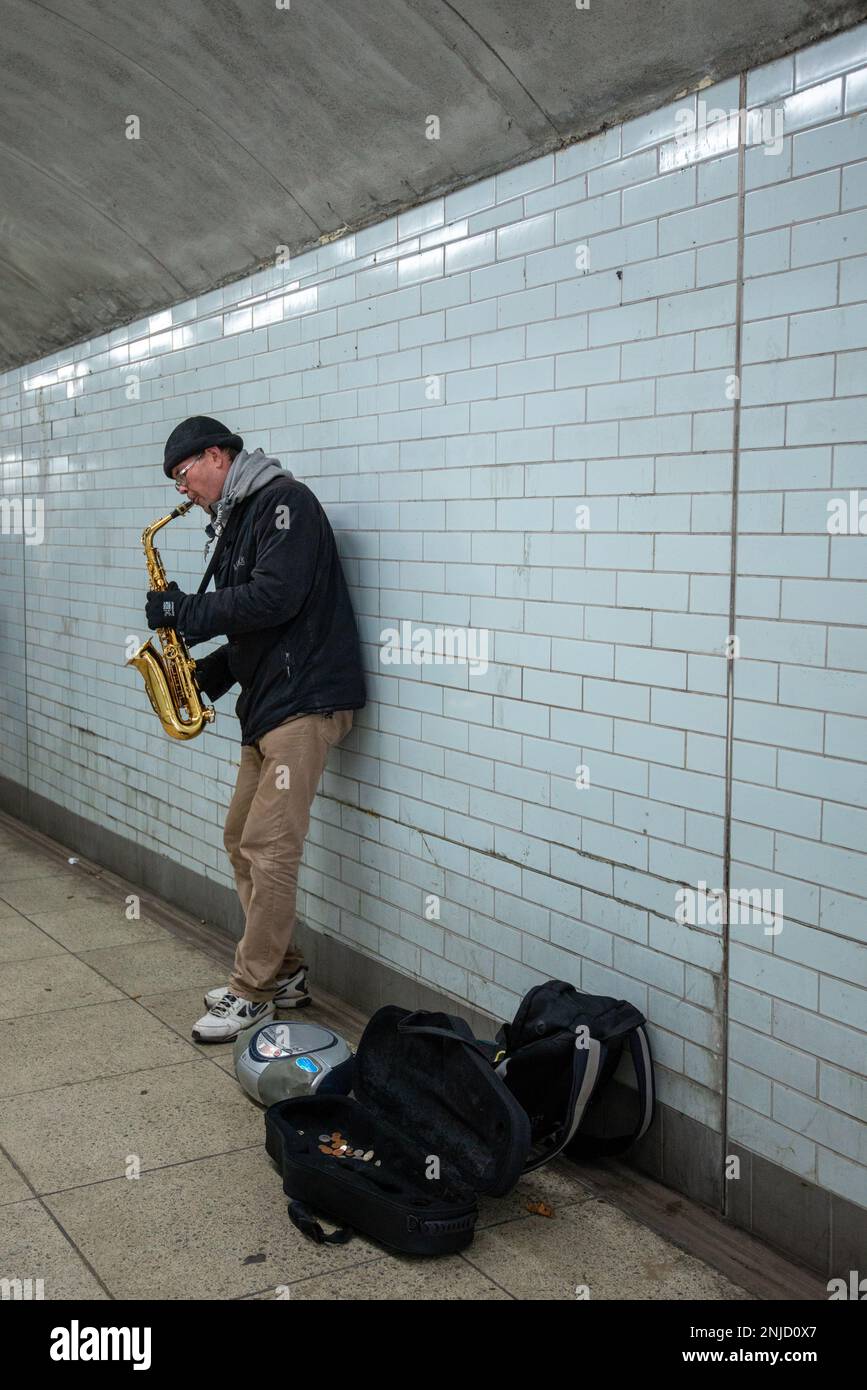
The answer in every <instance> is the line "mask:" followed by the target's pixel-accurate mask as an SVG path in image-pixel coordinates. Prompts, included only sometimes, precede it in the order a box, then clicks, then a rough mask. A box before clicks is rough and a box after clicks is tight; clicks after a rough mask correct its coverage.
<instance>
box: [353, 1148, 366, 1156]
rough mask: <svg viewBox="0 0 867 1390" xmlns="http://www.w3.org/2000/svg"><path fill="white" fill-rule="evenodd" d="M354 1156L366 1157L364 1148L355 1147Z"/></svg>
mask: <svg viewBox="0 0 867 1390" xmlns="http://www.w3.org/2000/svg"><path fill="white" fill-rule="evenodd" d="M352 1156H353V1158H364V1149H353V1150H352Z"/></svg>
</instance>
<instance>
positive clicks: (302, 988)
mask: <svg viewBox="0 0 867 1390" xmlns="http://www.w3.org/2000/svg"><path fill="white" fill-rule="evenodd" d="M163 469H164V471H165V473H166V476H167V477H169V478H172V479H173V480H174V483H175V487H176V488H178V490H179V491H180V492H182V493H183V494H184V495H185V496H186V497H188V498H190V499H191V500H192V501H193V502H195V503H197V505H198V506H200V507H201V508H202V509H203V510H204V511H206V512H208V513H209V514H210V516H211V517H212V518H213V521H212V522H211V523H209V524H208V525H207V526H206V527H205V531H206V533H207V535H208V536H209V537H211V539H214V538H216V549H215V550H214V553H213V558H212V564H213V565H215V569H214V582H215V587H216V591H215V592H214V593H207V592H205V593H198V594H185V593H182V592H181V590H180V589H179V588H178V586H177V585H176V584H174V583H172V584H171V585H170V586H169V588H168V589H167V590H165V591H157V590H153V591H151V592H150V593H149V594H148V597H147V621H148V625H149V627H151V628H157V627H172V628H175V629H176V630H177V631H178V632H179V633H180V634H181V636H182V637H183V638H184V640H185V641H186V642H187V644H188V645H190V646H194V645H195V644H196V643H198V642H204V641H206V640H207V639H208V638H210V637H214V636H216V635H217V634H221V633H224V634H225V635H226V636H227V637H228V638H229V641H228V642H227V643H226V644H225V645H224V646H222V647H220V648H219V650H217V651H215V652H213V653H212V654H211V655H210V656H206V657H204V658H203V660H201V661H199V662H197V663H196V673H195V674H196V679H197V680H198V682H199V685H200V687H201V689H202V691H203V692H204V694H205V695H206V697H207V698H208V699H209V700H212V701H213V700H218V699H219V698H220V696H221V695H224V694H225V693H226V691H227V690H229V688H230V687H231V686H232V685H234V684H235V683H236V682H238V683H239V684H240V686H241V694H240V697H239V699H238V701H237V704H236V706H235V713H236V714H237V716H238V719H239V720H240V723H241V764H240V768H239V771H238V781H237V786H236V788H235V793H234V796H233V797H232V802H231V805H230V806H229V811H228V814H227V817H226V827H225V832H224V835H223V842H224V844H225V846H226V850H227V852H228V855H229V859H230V861H231V864H232V868H233V870H234V873H235V883H236V886H237V890H238V896H239V898H240V899H241V905H242V907H243V909H244V915H245V928H244V934H243V936H242V938H241V940H240V941H239V943H238V946H237V950H236V952H235V964H234V969H233V972H232V976H231V979H230V980H229V984H228V986H221V987H218V988H216V989H212V990H209V991H208V993H207V994H206V995H205V1005H206V1007H207V1010H208V1012H207V1013H206V1014H204V1015H203V1017H202V1018H200V1019H199V1020H198V1021H197V1022H196V1024H195V1025H194V1027H193V1037H194V1038H195V1039H196V1040H197V1041H198V1042H226V1041H228V1040H229V1039H231V1038H234V1037H236V1036H237V1034H238V1033H239V1032H240V1031H241V1030H242V1028H248V1027H250V1026H251V1025H252V1024H253V1023H258V1022H266V1021H267V1020H268V1019H269V1018H273V1016H274V1009H275V1006H276V1007H277V1008H298V1007H300V1006H303V1005H304V1004H309V1003H310V996H309V994H308V990H307V966H306V965H305V963H304V961H303V959H302V957H301V955H300V954H299V952H298V949H297V946H296V945H295V941H294V935H295V921H296V918H295V899H296V891H297V883H298V865H299V862H300V860H301V854H302V850H303V848H304V840H305V837H306V835H307V830H308V827H309V824H310V805H311V803H312V801H313V797H314V796H315V794H316V788H317V786H318V783H319V779H320V777H321V775H322V771H323V769H324V767H325V760H326V758H327V756H328V751H329V749H330V748H333V747H334V745H335V744H337V743H340V741H341V740H342V739H343V738H344V737H345V736H346V734H347V733H348V731H349V729H350V728H351V726H352V718H353V714H352V712H353V710H356V709H360V708H361V707H362V705H363V704H364V703H365V688H364V676H363V674H362V669H361V652H360V648H359V642H358V633H357V630H356V626H355V618H354V616H353V613H352V606H351V603H350V599H349V593H348V590H347V587H346V580H345V578H344V575H343V570H342V567H341V564H340V558H339V556H338V553H337V546H336V544H335V541H334V533H333V532H332V530H331V526H330V524H329V521H328V518H327V517H326V515H325V512H324V511H323V509H322V507H321V506H320V504H319V502H318V500H317V498H316V497H315V496H314V494H313V493H312V492H311V491H310V489H309V488H308V487H306V486H305V485H304V484H303V483H301V482H299V481H298V480H297V479H296V478H294V477H293V475H292V474H291V473H290V472H289V471H288V469H284V468H283V467H282V466H281V465H280V463H279V462H278V461H277V459H274V458H269V457H267V456H266V455H265V454H264V453H263V452H262V450H261V449H255V450H254V451H253V453H248V452H247V451H246V449H245V448H244V441H243V439H241V437H240V436H239V435H237V434H232V433H231V432H230V431H229V429H228V428H227V427H226V426H225V425H223V424H221V423H220V421H219V420H213V419H211V418H210V417H209V416H207V415H197V416H194V417H192V418H191V419H189V420H184V421H183V422H182V423H181V424H180V425H178V426H177V428H176V429H174V430H173V431H172V433H171V434H170V435H169V437H168V440H167V441H166V447H165V457H164V461H163Z"/></svg>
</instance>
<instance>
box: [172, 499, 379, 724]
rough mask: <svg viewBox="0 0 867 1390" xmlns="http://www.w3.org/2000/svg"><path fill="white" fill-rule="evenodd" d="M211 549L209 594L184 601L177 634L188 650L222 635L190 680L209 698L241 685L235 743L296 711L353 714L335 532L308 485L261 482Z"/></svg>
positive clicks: (354, 656)
mask: <svg viewBox="0 0 867 1390" xmlns="http://www.w3.org/2000/svg"><path fill="white" fill-rule="evenodd" d="M217 545H218V547H219V553H218V558H217V566H216V569H215V571H214V584H215V586H216V592H215V593H204V594H188V595H186V597H185V598H184V599H182V601H181V603H180V606H179V612H178V631H179V632H180V633H181V635H182V637H184V639H185V641H186V642H187V644H188V645H189V646H195V645H196V643H198V642H204V641H207V639H208V638H210V637H216V636H217V635H218V634H220V633H225V634H226V635H227V636H228V638H229V641H228V643H227V644H226V645H225V646H223V647H220V648H219V649H218V650H217V651H215V652H212V653H211V654H210V656H206V657H203V658H202V660H201V661H197V662H196V679H197V681H198V682H199V685H200V687H201V689H202V690H203V692H204V693H205V695H206V696H207V698H208V699H209V700H218V699H219V698H220V696H221V695H225V693H226V691H227V690H229V689H230V688H231V686H233V685H234V684H235V682H236V681H237V682H238V683H239V684H240V686H241V694H240V696H239V697H238V701H237V704H236V705H235V713H236V714H237V716H238V719H239V720H240V723H241V742H242V743H255V742H256V740H257V739H259V738H261V737H262V735H263V734H267V733H268V731H269V730H270V729H275V728H276V727H277V725H278V724H282V723H284V721H285V720H287V719H288V718H289V716H290V715H293V714H312V713H314V712H316V711H319V710H321V711H322V712H323V713H327V711H329V710H338V709H360V708H361V706H362V705H363V704H364V703H365V698H366V697H365V687H364V675H363V672H362V669H361V650H360V647H359V642H358V632H357V629H356V626H355V618H354V616H353V612H352V604H351V602H350V598H349V591H348V590H347V587H346V580H345V578H344V575H343V568H342V566H341V564H340V557H339V555H338V553H337V545H336V543H335V540H334V532H333V531H332V529H331V524H330V522H329V520H328V517H327V516H326V515H325V512H324V511H323V509H322V506H321V505H320V503H319V500H318V498H316V497H315V496H314V494H313V493H312V492H311V491H310V489H309V487H306V486H305V484H304V483H301V482H299V481H298V480H297V478H290V477H289V476H288V475H287V477H285V478H274V479H273V481H271V482H270V483H266V485H265V487H263V488H260V489H259V491H258V492H255V493H253V495H252V496H251V497H249V498H247V499H246V501H244V502H239V503H238V505H237V506H236V507H235V508H234V509H233V511H232V513H231V515H230V517H229V521H228V522H227V524H226V529H225V531H224V532H223V535H222V536H221V537H220V539H219V540H218V541H217ZM215 554H217V552H215Z"/></svg>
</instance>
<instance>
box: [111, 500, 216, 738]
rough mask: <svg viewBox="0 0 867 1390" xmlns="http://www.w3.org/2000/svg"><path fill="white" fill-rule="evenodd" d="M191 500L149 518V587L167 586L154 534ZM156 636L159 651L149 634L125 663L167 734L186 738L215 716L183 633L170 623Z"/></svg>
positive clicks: (145, 538) (144, 540)
mask: <svg viewBox="0 0 867 1390" xmlns="http://www.w3.org/2000/svg"><path fill="white" fill-rule="evenodd" d="M193 505H194V504H193V503H192V502H184V503H183V505H182V506H180V507H175V509H174V511H173V512H169V515H168V516H161V517H160V518H159V520H158V521H152V522H151V524H150V526H146V527H145V529H144V530H143V531H142V534H141V543H142V546H143V547H144V553H145V562H146V564H147V569H148V578H149V579H150V588H151V589H157V590H163V589H167V588H168V587H169V585H168V580H167V579H166V572H165V569H164V568H163V562H162V560H161V559H160V552H159V551H158V550H157V548H156V546H155V545H154V544H153V538H154V536H155V535H156V533H157V531H159V530H160V528H161V527H163V526H167V525H168V523H169V522H170V521H174V519H175V517H176V516H183V515H184V513H185V512H188V511H189V510H190V507H192V506H193ZM156 636H157V637H158V638H159V640H160V644H161V646H162V651H161V652H160V651H157V649H156V647H155V646H154V643H153V638H148V640H147V642H144V643H143V644H142V645H141V646H140V647H139V649H138V651H137V652H136V653H135V656H131V657H130V659H129V661H128V662H127V663H126V664H127V666H134V667H135V668H136V670H137V671H138V672H140V674H141V676H142V679H143V680H144V683H145V690H146V691H147V693H148V699H149V700H150V702H151V705H152V707H153V711H154V713H155V714H156V716H157V719H158V720H159V721H160V723H161V724H162V726H163V728H164V729H165V731H166V733H167V734H168V735H169V737H170V738H179V739H188V738H195V737H196V736H197V735H198V734H200V733H201V732H202V730H203V728H204V727H205V725H206V724H209V723H210V722H211V721H212V720H213V718H214V708H213V706H212V705H205V704H203V703H202V696H201V692H200V690H199V686H198V682H197V681H196V677H195V669H196V663H195V661H194V660H193V658H192V657H191V656H190V653H189V649H188V647H187V644H186V642H185V641H184V639H183V637H181V635H180V633H179V632H176V631H175V630H174V628H171V627H158V628H157V629H156Z"/></svg>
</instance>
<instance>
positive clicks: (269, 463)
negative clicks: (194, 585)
mask: <svg viewBox="0 0 867 1390" xmlns="http://www.w3.org/2000/svg"><path fill="white" fill-rule="evenodd" d="M278 475H280V476H281V477H286V478H292V477H294V474H292V473H291V472H290V471H289V469H288V468H284V467H283V465H282V464H281V463H280V460H279V459H275V458H270V457H269V456H268V454H266V453H265V452H264V450H262V449H254V450H253V452H252V453H248V452H247V450H246V449H241V451H240V453H237V454H236V455H235V457H234V459H233V460H232V466H231V468H230V469H229V471H228V473H227V474H226V481H225V483H224V484H223V491H222V493H221V494H220V497H219V499H218V501H217V502H215V503H213V504H212V505H211V506H210V507H209V508H208V510H209V511H210V513H211V516H212V517H213V518H214V519H213V522H210V521H209V522H208V524H207V526H206V527H205V535H206V536H207V537H208V543H207V545H206V546H205V557H206V558H207V554H208V551H209V550H210V548H211V542H212V541H213V540H214V539H215V537H219V536H220V535H221V534H222V532H223V530H224V529H225V526H226V523H227V521H228V520H229V517H230V515H231V512H232V508H233V507H234V506H235V505H236V504H237V503H238V502H243V500H244V498H245V497H251V496H252V494H253V493H254V492H258V491H259V489H260V488H262V487H264V486H265V484H266V483H270V481H271V479H272V478H276V477H277V476H278Z"/></svg>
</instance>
